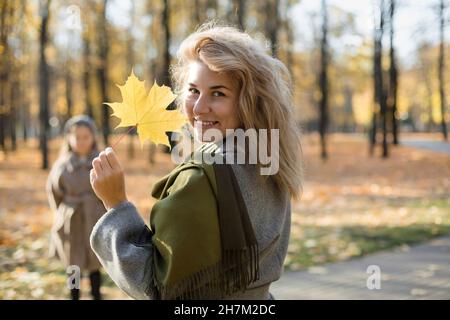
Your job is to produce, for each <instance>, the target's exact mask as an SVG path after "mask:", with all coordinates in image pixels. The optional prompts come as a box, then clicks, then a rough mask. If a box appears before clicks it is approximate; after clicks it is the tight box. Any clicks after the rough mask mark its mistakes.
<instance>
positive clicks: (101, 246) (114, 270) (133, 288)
mask: <svg viewBox="0 0 450 320" xmlns="http://www.w3.org/2000/svg"><path fill="white" fill-rule="evenodd" d="M151 237H152V233H151V231H150V229H149V228H148V227H147V225H146V224H145V223H144V221H143V219H142V218H141V216H140V215H139V214H138V212H137V209H136V207H135V206H134V205H133V204H132V203H131V202H128V201H126V202H122V203H120V204H119V205H117V206H116V207H114V208H111V209H110V210H108V212H106V213H105V214H104V215H103V216H102V218H100V220H99V221H98V222H97V224H96V225H95V226H94V228H93V230H92V233H91V239H90V241H91V247H92V249H93V250H94V252H95V254H96V255H97V257H98V258H99V260H100V262H101V264H102V265H103V267H104V268H105V270H106V272H108V274H109V276H110V277H111V278H112V280H113V281H114V282H115V283H116V284H117V286H118V287H119V288H121V289H122V290H123V291H125V292H126V293H127V294H128V295H129V296H131V297H132V298H135V299H154V298H155V291H154V289H153V288H152V287H151V284H152V275H153V269H152V268H153V263H152V259H153V245H152V241H151Z"/></svg>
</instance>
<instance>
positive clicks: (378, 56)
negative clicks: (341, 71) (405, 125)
mask: <svg viewBox="0 0 450 320" xmlns="http://www.w3.org/2000/svg"><path fill="white" fill-rule="evenodd" d="M379 18H380V20H379V28H378V29H377V30H375V52H374V84H375V100H376V102H377V103H378V106H379V110H380V120H381V129H382V134H383V140H382V141H383V142H382V148H383V150H382V157H383V158H386V157H388V146H387V123H386V120H387V117H386V93H385V89H384V85H383V66H382V54H383V45H382V39H383V31H384V1H383V0H381V2H380V17H379ZM372 134H373V135H376V131H375V130H374V131H373V133H372ZM375 138H376V136H375Z"/></svg>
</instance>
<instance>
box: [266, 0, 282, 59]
mask: <svg viewBox="0 0 450 320" xmlns="http://www.w3.org/2000/svg"><path fill="white" fill-rule="evenodd" d="M278 7H279V0H267V1H265V4H264V12H265V23H264V31H265V35H266V37H267V38H268V39H269V41H270V49H271V51H272V56H274V57H277V56H278V27H279V25H280V16H279V15H280V14H279V8H278Z"/></svg>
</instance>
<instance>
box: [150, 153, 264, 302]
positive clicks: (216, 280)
mask: <svg viewBox="0 0 450 320" xmlns="http://www.w3.org/2000/svg"><path fill="white" fill-rule="evenodd" d="M198 152H203V151H202V150H200V151H198ZM197 156H198V154H195V153H193V154H192V155H191V156H190V157H189V158H188V159H187V161H186V162H185V163H183V164H181V165H179V166H178V167H176V168H175V169H174V170H173V171H172V172H171V173H169V174H168V175H167V176H165V177H164V178H162V179H161V180H159V181H158V182H157V183H156V184H155V186H154V187H153V190H152V196H153V197H155V198H156V199H158V201H157V202H156V203H155V205H154V206H153V208H152V211H151V216H150V226H151V229H152V232H153V237H152V241H153V244H154V246H155V248H156V250H154V257H153V263H154V273H153V286H154V287H156V288H157V290H158V292H159V298H161V299H220V298H224V297H226V296H228V295H230V294H233V293H235V292H238V291H245V289H246V288H247V287H248V285H249V284H251V283H252V282H254V281H256V280H257V279H258V278H259V267H258V243H257V241H256V237H255V234H254V231H253V228H252V225H251V221H250V219H249V216H248V212H247V208H246V206H245V203H244V200H243V198H242V194H241V192H240V190H239V185H238V183H237V181H236V177H235V176H234V173H233V171H232V168H231V166H230V165H229V164H212V165H209V164H205V163H199V162H198V161H196V160H195V159H198V158H197Z"/></svg>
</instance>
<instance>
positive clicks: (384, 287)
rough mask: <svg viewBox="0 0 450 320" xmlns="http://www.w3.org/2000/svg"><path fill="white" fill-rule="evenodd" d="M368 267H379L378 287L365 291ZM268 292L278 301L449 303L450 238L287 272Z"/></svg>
mask: <svg viewBox="0 0 450 320" xmlns="http://www.w3.org/2000/svg"><path fill="white" fill-rule="evenodd" d="M369 266H376V267H379V270H380V275H381V277H380V289H376V288H374V289H368V286H367V280H368V278H369V277H373V273H372V272H371V273H367V269H368V267H369ZM376 267H375V268H376ZM371 279H372V278H371ZM369 283H371V284H374V283H375V282H373V281H369ZM271 292H272V294H273V295H274V296H275V298H276V299H301V300H303V299H450V236H445V237H440V238H436V239H434V240H431V241H429V242H427V243H424V244H420V245H416V246H411V247H407V246H403V247H401V248H398V249H396V250H394V251H386V252H378V253H374V254H371V255H367V256H365V257H362V258H356V259H352V260H348V261H344V262H338V263H332V264H328V265H324V266H320V267H314V268H310V269H309V270H305V271H298V272H288V271H286V272H285V273H284V274H283V276H282V277H281V279H280V280H278V281H277V282H275V283H273V284H272V286H271Z"/></svg>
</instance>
